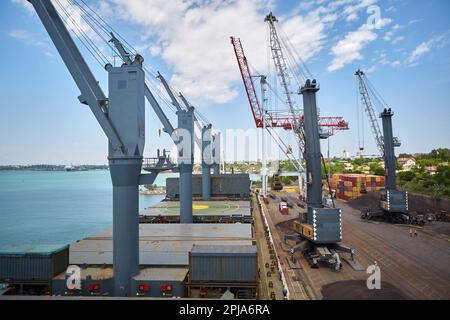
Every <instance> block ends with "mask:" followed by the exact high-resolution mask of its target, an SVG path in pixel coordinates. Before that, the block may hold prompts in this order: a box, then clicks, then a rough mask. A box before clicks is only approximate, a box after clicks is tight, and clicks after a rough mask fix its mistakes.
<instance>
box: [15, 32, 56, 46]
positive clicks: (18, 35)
mask: <svg viewBox="0 0 450 320" xmlns="http://www.w3.org/2000/svg"><path fill="white" fill-rule="evenodd" d="M8 36H10V37H11V38H14V39H17V40H20V41H22V42H24V43H25V44H27V45H32V46H37V47H42V48H44V47H47V46H48V44H49V43H48V41H47V40H43V39H41V38H40V36H39V35H37V34H33V33H30V32H29V31H28V30H23V29H15V30H11V31H10V32H8Z"/></svg>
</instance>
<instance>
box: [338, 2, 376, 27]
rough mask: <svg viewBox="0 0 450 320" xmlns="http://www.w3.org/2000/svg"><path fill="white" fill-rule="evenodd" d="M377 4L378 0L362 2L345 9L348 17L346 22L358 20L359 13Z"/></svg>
mask: <svg viewBox="0 0 450 320" xmlns="http://www.w3.org/2000/svg"><path fill="white" fill-rule="evenodd" d="M376 2H377V0H360V1H359V2H357V3H356V4H355V3H353V4H351V5H349V6H347V7H346V8H345V9H344V14H346V15H347V18H346V20H347V21H348V22H351V21H355V20H358V13H359V12H360V11H361V10H362V9H364V8H367V7H368V6H370V5H372V4H374V3H376Z"/></svg>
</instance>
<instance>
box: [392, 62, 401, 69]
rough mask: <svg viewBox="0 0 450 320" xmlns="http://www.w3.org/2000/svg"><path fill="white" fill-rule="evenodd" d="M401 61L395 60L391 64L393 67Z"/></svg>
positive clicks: (397, 65)
mask: <svg viewBox="0 0 450 320" xmlns="http://www.w3.org/2000/svg"><path fill="white" fill-rule="evenodd" d="M401 64H402V63H401V62H400V61H399V60H395V61H394V62H392V63H391V66H392V67H394V68H397V67H400V65H401Z"/></svg>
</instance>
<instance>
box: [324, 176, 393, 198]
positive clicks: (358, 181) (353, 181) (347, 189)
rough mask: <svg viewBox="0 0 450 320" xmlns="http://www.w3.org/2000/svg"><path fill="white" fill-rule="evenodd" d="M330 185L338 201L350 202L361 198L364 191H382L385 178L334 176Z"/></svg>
mask: <svg viewBox="0 0 450 320" xmlns="http://www.w3.org/2000/svg"><path fill="white" fill-rule="evenodd" d="M330 184H331V188H332V189H334V190H336V197H337V198H338V199H342V200H351V199H355V198H358V197H359V196H361V194H363V193H364V191H366V192H371V191H377V190H381V189H384V186H385V178H384V176H374V175H368V174H334V175H333V177H332V178H331V182H330ZM361 191H362V192H361Z"/></svg>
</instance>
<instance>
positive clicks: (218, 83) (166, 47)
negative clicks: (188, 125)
mask: <svg viewBox="0 0 450 320" xmlns="http://www.w3.org/2000/svg"><path fill="white" fill-rule="evenodd" d="M342 3H347V0H346V1H342ZM334 5H336V4H334ZM341 5H342V4H341ZM308 6H309V4H308V3H306V4H304V5H303V6H301V7H298V8H296V9H295V10H297V11H296V12H295V10H294V11H293V12H294V14H290V15H287V16H284V17H281V16H280V17H277V18H278V19H279V20H280V24H281V27H282V30H284V31H285V32H286V34H287V37H288V38H289V40H290V42H291V44H292V45H293V46H294V47H295V50H296V51H297V53H298V54H299V56H300V57H301V58H302V59H303V60H305V61H307V60H308V59H311V58H312V57H313V56H314V55H315V54H317V53H318V52H320V51H321V50H322V49H323V47H324V43H325V40H326V30H327V28H330V26H332V25H333V24H334V22H335V21H336V19H337V18H338V16H337V14H336V12H335V11H336V9H337V8H338V6H336V7H335V6H333V7H330V6H331V4H330V6H319V7H317V6H315V7H314V9H313V11H309V12H307V13H301V14H300V13H298V12H300V11H302V10H304V9H305V7H308ZM113 7H114V8H113V9H114V11H115V16H116V17H119V18H122V19H123V20H125V21H128V22H132V23H134V24H136V25H139V26H140V29H141V30H145V31H144V32H145V34H144V39H143V40H144V41H146V42H147V43H148V42H152V43H151V45H147V46H146V48H147V50H149V51H147V52H150V53H151V54H153V55H160V56H161V58H162V59H163V60H164V61H165V62H166V63H167V64H168V66H169V67H170V70H171V71H172V76H171V77H170V79H169V80H170V83H171V85H172V86H173V87H175V88H176V89H178V90H181V91H182V92H183V93H184V94H185V95H186V96H187V97H188V98H189V99H190V100H191V101H193V102H194V103H195V104H200V105H204V104H207V103H209V102H214V103H225V102H228V101H231V100H232V99H233V98H234V97H235V96H237V93H238V91H237V89H238V88H241V82H240V81H241V79H240V74H239V69H238V66H237V62H236V61H235V57H234V53H233V49H232V46H231V44H230V36H236V37H239V38H241V40H242V44H243V46H244V50H245V53H246V55H247V57H248V60H249V62H250V64H251V66H252V67H254V68H255V69H257V70H258V71H260V72H265V69H266V68H267V55H266V50H267V37H266V23H265V22H264V17H265V15H266V14H267V13H268V11H269V9H271V8H272V7H273V5H272V2H271V1H269V0H253V1H249V0H227V1H220V0H210V1H167V0H148V1H144V0H134V1H129V0H114V6H113ZM161 7H163V8H164V11H162V10H161V9H160V8H161ZM144 54H145V52H144ZM148 61H150V60H147V62H148Z"/></svg>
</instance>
